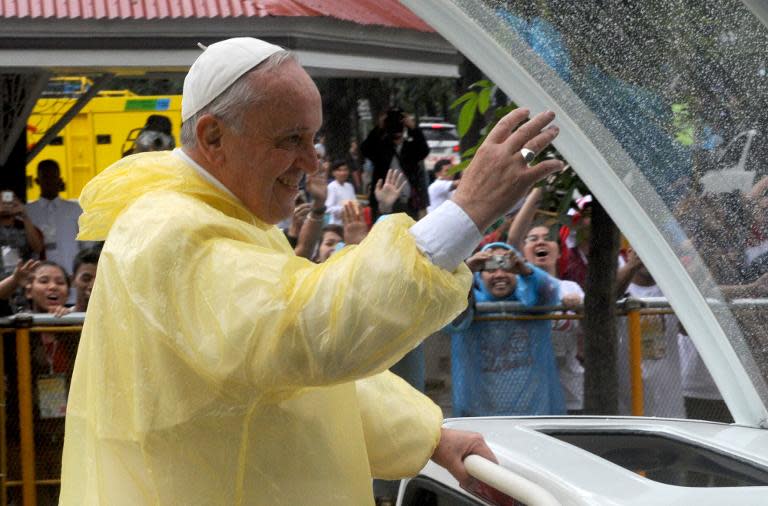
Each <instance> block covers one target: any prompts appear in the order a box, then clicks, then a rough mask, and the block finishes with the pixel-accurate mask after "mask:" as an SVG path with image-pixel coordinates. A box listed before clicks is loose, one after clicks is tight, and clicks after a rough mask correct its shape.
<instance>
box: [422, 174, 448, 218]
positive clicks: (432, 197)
mask: <svg viewBox="0 0 768 506" xmlns="http://www.w3.org/2000/svg"><path fill="white" fill-rule="evenodd" d="M452 186H453V181H449V180H446V179H435V180H434V181H433V182H432V184H431V185H429V189H428V190H427V191H428V192H429V206H428V207H427V212H428V213H431V212H432V211H434V210H435V209H437V207H438V206H439V205H440V204H442V203H443V202H445V201H446V200H448V199H450V198H451V194H452V193H453V189H452V188H451V187H452Z"/></svg>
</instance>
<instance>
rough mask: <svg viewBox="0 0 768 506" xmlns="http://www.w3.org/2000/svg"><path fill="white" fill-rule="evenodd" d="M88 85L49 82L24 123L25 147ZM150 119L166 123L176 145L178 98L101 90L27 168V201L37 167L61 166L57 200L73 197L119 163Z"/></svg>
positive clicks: (35, 190) (34, 190) (33, 193)
mask: <svg viewBox="0 0 768 506" xmlns="http://www.w3.org/2000/svg"><path fill="white" fill-rule="evenodd" d="M90 84H91V83H90V81H89V80H88V79H86V78H60V79H53V80H51V86H49V88H48V90H47V91H46V92H45V93H44V94H43V96H42V97H41V98H40V99H39V100H38V101H37V103H36V104H35V107H34V109H33V110H32V114H31V115H30V117H29V120H28V121H27V142H28V144H29V147H28V149H32V147H34V145H35V143H37V142H38V141H39V140H40V139H41V138H42V137H43V135H45V133H46V131H47V130H48V129H49V128H50V127H51V126H53V125H54V124H55V123H56V121H57V120H58V119H59V118H60V117H61V116H62V115H64V114H65V113H66V112H67V111H68V110H69V109H70V108H71V107H72V105H73V104H75V102H76V101H77V98H78V96H79V95H81V94H82V93H84V92H85V91H86V90H87V89H88V86H90ZM150 115H162V116H165V117H167V118H168V119H169V120H170V122H171V131H172V136H173V138H174V141H175V142H176V145H178V143H179V142H178V141H179V129H180V128H181V95H164V96H145V95H137V94H135V93H133V92H131V91H128V90H112V91H101V92H99V93H98V95H97V96H95V97H94V98H92V99H91V100H90V102H88V104H86V106H85V107H84V108H83V109H82V110H81V111H80V112H79V113H78V114H77V115H76V116H75V117H74V118H72V120H71V121H70V122H69V123H68V124H67V125H66V126H65V127H64V128H63V129H62V130H61V131H60V132H59V134H58V135H57V136H56V137H55V138H54V139H53V140H52V141H51V143H50V144H48V145H47V146H46V147H45V148H43V150H42V151H41V152H40V153H39V154H38V155H37V156H36V157H35V158H34V159H33V160H32V161H30V163H28V164H27V169H26V175H27V201H28V202H31V201H33V200H36V199H37V198H39V196H40V188H39V187H38V186H37V184H35V183H34V180H35V177H36V176H37V164H38V163H39V162H40V161H41V160H45V159H49V158H50V159H53V160H56V161H57V162H58V163H59V166H60V167H61V177H62V179H63V180H64V183H65V188H64V191H62V193H61V196H62V198H68V199H77V198H78V197H79V196H80V191H81V190H82V189H83V186H85V184H86V183H87V182H88V181H89V180H90V179H91V178H93V177H94V176H95V175H96V174H98V173H99V172H101V171H102V170H104V169H105V168H107V167H109V165H110V164H112V163H113V162H115V161H117V160H119V159H120V158H121V157H122V156H123V155H124V153H125V152H126V151H128V150H130V149H131V148H132V146H133V141H134V140H135V139H136V136H137V135H138V133H139V132H140V131H141V128H142V127H143V126H144V124H145V122H146V120H147V118H148V117H149V116H150Z"/></svg>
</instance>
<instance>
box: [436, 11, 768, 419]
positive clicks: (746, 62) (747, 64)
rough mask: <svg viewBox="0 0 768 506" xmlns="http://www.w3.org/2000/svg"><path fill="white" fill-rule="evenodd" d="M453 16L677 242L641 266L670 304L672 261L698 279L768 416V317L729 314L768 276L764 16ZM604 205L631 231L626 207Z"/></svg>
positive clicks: (585, 170) (678, 306)
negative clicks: (735, 296)
mask: <svg viewBox="0 0 768 506" xmlns="http://www.w3.org/2000/svg"><path fill="white" fill-rule="evenodd" d="M449 7H450V8H446V9H442V11H443V12H447V14H444V13H443V12H440V13H435V14H434V16H436V17H437V16H449V15H453V16H454V17H457V18H458V17H460V16H464V17H465V18H467V20H468V22H469V23H471V24H473V25H474V26H473V27H471V28H469V29H468V33H469V32H471V31H473V30H474V31H477V30H476V28H479V29H480V30H481V31H482V32H484V34H485V35H486V36H487V37H489V38H490V40H491V41H492V43H489V44H488V46H487V47H488V50H486V49H485V47H483V48H481V49H477V48H476V50H477V53H475V54H478V53H480V52H481V51H485V52H486V53H488V52H491V50H493V51H496V50H498V49H501V50H502V51H503V52H505V53H506V54H507V56H508V57H510V58H511V60H514V62H516V64H517V65H519V68H517V69H506V70H505V72H507V73H509V74H511V73H515V72H517V73H521V74H525V75H526V76H527V77H526V78H527V79H532V80H533V81H534V82H535V84H536V86H535V87H537V88H539V89H540V90H542V92H543V94H544V95H543V96H546V97H547V98H548V103H549V105H547V100H544V101H542V104H543V106H545V107H553V105H552V103H554V104H555V105H556V106H557V108H559V109H558V110H559V111H561V117H563V116H565V117H567V118H568V121H572V122H571V123H569V124H570V125H575V129H576V130H580V132H579V133H580V134H581V135H583V138H584V139H585V140H586V141H587V143H589V144H590V146H591V147H590V148H589V149H592V150H593V151H594V153H595V156H594V157H593V159H594V160H599V161H601V162H603V163H605V164H606V166H607V167H609V168H610V169H611V170H612V171H613V173H614V174H615V175H616V176H618V177H617V178H616V180H617V184H620V185H623V186H624V190H626V189H628V190H629V191H630V193H631V195H632V197H634V199H635V202H633V203H632V204H631V205H633V206H635V209H636V212H637V213H643V214H644V216H643V219H646V217H647V218H650V220H651V221H652V222H653V224H654V225H655V228H656V229H657V230H658V232H654V233H655V234H656V236H657V237H659V238H663V241H664V242H665V243H666V244H665V245H664V246H663V248H662V249H665V250H666V251H667V252H668V253H669V254H668V255H667V257H665V258H664V259H663V260H658V259H656V260H653V259H647V258H643V261H644V262H645V263H646V265H647V266H648V267H649V270H650V271H651V273H652V274H654V277H657V282H658V284H659V286H661V287H662V288H663V289H664V291H665V293H666V292H667V291H668V289H669V288H674V287H675V286H676V285H675V281H673V280H670V279H664V280H659V279H658V277H659V276H658V275H659V273H660V272H662V271H661V266H662V265H663V263H666V264H667V265H668V266H671V268H672V269H677V270H678V271H679V272H680V273H681V274H680V276H681V279H684V281H685V282H686V283H689V284H690V281H691V280H692V281H693V284H695V287H694V288H693V290H694V291H695V295H696V296H697V297H694V298H697V300H699V301H700V304H699V305H700V306H704V308H705V309H704V310H705V311H707V314H709V315H711V316H712V317H713V319H712V321H713V322H714V321H717V322H718V323H719V324H720V327H721V329H722V330H720V329H718V332H719V335H720V336H722V335H725V336H727V338H728V339H729V340H730V342H731V344H732V347H733V349H734V350H735V352H736V354H737V355H738V360H739V361H740V362H741V365H742V366H743V368H744V369H745V371H746V374H747V376H748V377H749V380H750V381H751V383H752V384H753V385H754V387H755V390H756V391H757V393H758V395H759V396H760V397H761V398H762V401H763V404H768V403H767V402H766V401H767V400H768V389H766V378H768V336H767V335H766V334H767V333H768V325H767V324H768V311H766V307H765V306H762V307H761V306H759V305H756V304H754V303H752V305H746V307H742V308H740V309H736V308H734V307H725V305H724V304H723V303H722V301H723V300H724V294H725V293H728V290H727V289H726V290H724V289H723V287H724V286H740V287H744V286H745V285H748V284H750V283H754V282H756V280H758V279H759V278H760V276H762V275H764V274H765V273H766V272H768V212H766V211H768V164H767V163H766V160H768V143H767V142H766V133H767V132H768V128H766V127H767V126H768V125H766V122H767V121H768V120H767V119H766V118H767V117H766V114H765V111H766V110H768V75H767V72H768V69H767V68H766V66H767V65H768V52H766V50H765V49H766V48H767V47H768V30H767V29H766V26H765V25H764V24H762V23H761V21H760V15H761V12H759V8H758V7H754V8H753V9H757V10H758V12H757V14H756V13H755V12H753V11H752V10H750V9H749V8H747V7H745V6H744V4H742V3H741V2H737V1H731V0H682V1H678V2H669V1H666V0H652V1H645V2H628V1H616V2H605V1H593V2H575V1H571V0H542V1H537V2H531V1H529V0H509V1H503V0H452V2H450V6H449ZM450 12H454V14H451V13H450ZM457 13H459V14H457ZM443 26H445V25H443ZM448 32H449V31H448V30H445V31H443V35H444V36H446V38H448V39H449V40H451V41H452V42H453V43H454V44H456V45H457V46H458V48H459V49H460V50H461V51H463V52H465V54H467V56H468V57H469V58H470V59H473V60H474V61H475V63H476V64H478V66H479V67H481V68H482V70H484V71H485V72H486V73H488V75H489V76H491V77H492V78H493V79H495V80H496V82H497V84H499V85H500V86H502V88H504V91H505V92H506V93H507V94H508V95H509V96H510V97H511V98H512V99H513V100H514V101H516V102H518V103H520V104H523V105H530V100H528V97H530V96H532V95H529V94H530V93H532V92H531V91H530V90H529V89H523V88H518V89H507V88H508V87H504V86H503V85H502V83H500V82H499V78H494V77H493V75H492V74H493V72H494V69H493V68H489V67H491V66H490V65H487V66H486V67H485V68H483V67H482V65H481V64H480V63H479V62H478V61H477V60H476V59H475V58H474V57H473V56H472V55H471V54H470V51H469V49H471V48H469V47H468V46H471V45H472V44H475V45H480V44H481V43H480V42H477V41H479V40H481V39H479V38H477V39H475V41H474V42H469V41H467V42H466V44H465V47H462V40H460V39H459V38H458V36H457V38H456V40H452V39H451V34H450V33H448ZM465 38H466V37H465ZM480 54H481V55H482V53H480ZM498 72H499V73H497V74H496V75H497V76H499V75H501V74H500V72H501V71H500V70H499V71H498ZM562 113H564V114H562ZM561 130H563V129H561ZM571 134H572V132H562V131H561V136H560V139H559V140H558V143H559V144H557V146H556V147H557V148H558V150H559V151H560V152H561V153H563V154H564V155H565V156H566V158H568V161H569V162H571V163H572V164H573V165H574V168H575V170H576V171H577V173H579V175H580V176H582V178H584V179H585V181H587V176H588V175H589V171H590V170H593V169H594V167H590V166H588V165H584V164H582V165H581V166H579V165H577V164H576V160H571V159H570V157H569V156H568V153H569V150H570V152H576V151H577V148H576V147H573V146H570V147H569V146H567V145H565V143H567V139H568V138H569V137H568V135H571ZM579 149H582V151H584V148H583V147H582V148H579ZM588 184H589V182H588ZM595 193H596V194H597V193H598V192H597V190H595ZM597 196H598V198H599V199H600V198H605V197H604V196H605V192H604V193H603V194H602V195H597ZM605 207H606V209H607V210H608V211H609V213H610V214H612V217H613V218H614V220H615V221H616V222H617V223H619V221H621V220H619V217H618V216H616V215H615V214H616V213H615V211H616V209H615V207H614V208H613V209H612V208H611V206H609V205H606V206H605ZM623 221H624V223H628V222H631V221H632V218H627V217H623ZM620 225H621V224H620ZM622 232H624V233H625V235H626V236H627V237H628V238H629V239H630V240H632V237H635V238H637V237H639V236H638V235H637V234H635V235H634V236H633V234H632V233H631V231H630V230H624V229H622ZM659 234H660V235H659ZM659 242H660V241H659ZM639 249H640V247H639V246H638V250H639ZM641 253H642V252H641ZM669 272H672V271H669ZM693 284H692V285H691V286H694V285H693ZM672 291H674V290H672ZM736 293H738V292H736ZM741 293H744V294H746V296H747V297H749V296H750V295H749V294H750V293H752V292H750V291H749V290H746V291H743V292H741ZM668 297H669V298H670V299H671V300H672V299H674V296H673V295H670V294H668ZM684 298H685V297H684ZM687 298H688V299H689V300H680V298H679V297H678V301H677V302H675V301H674V300H672V305H673V308H674V309H675V311H676V312H677V313H678V316H680V319H681V320H682V322H683V324H685V325H686V326H688V324H689V323H690V324H695V323H696V321H695V320H696V318H695V317H693V316H692V315H691V314H688V315H687V316H686V315H685V314H681V313H685V312H686V311H687V310H688V309H690V308H688V307H686V305H689V306H690V305H691V304H693V301H692V300H690V299H692V298H691V297H687ZM705 300H706V303H707V304H708V306H709V307H708V309H707V307H706V305H705Z"/></svg>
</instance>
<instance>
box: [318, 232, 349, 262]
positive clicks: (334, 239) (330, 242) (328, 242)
mask: <svg viewBox="0 0 768 506" xmlns="http://www.w3.org/2000/svg"><path fill="white" fill-rule="evenodd" d="M343 241H344V229H343V228H342V227H341V225H326V226H324V227H323V235H322V236H321V238H320V246H319V247H318V248H317V253H316V254H315V262H317V263H319V264H321V263H323V262H325V261H326V260H328V259H329V258H330V257H331V255H332V254H333V253H334V252H335V251H336V246H337V245H338V244H339V243H342V242H343Z"/></svg>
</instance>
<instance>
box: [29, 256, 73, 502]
mask: <svg viewBox="0 0 768 506" xmlns="http://www.w3.org/2000/svg"><path fill="white" fill-rule="evenodd" d="M69 289H70V285H69V278H68V277H67V273H66V272H65V271H64V269H63V268H62V267H61V266H60V265H58V264H56V263H54V262H50V261H44V262H40V263H39V264H38V265H37V268H36V269H35V270H34V272H33V273H32V276H31V278H30V279H29V281H28V283H27V286H26V296H27V299H28V300H29V304H30V308H31V310H32V312H33V313H56V312H57V311H60V310H61V308H62V307H63V306H64V304H65V303H66V301H67V297H68V296H69ZM77 340H78V337H77V334H73V333H55V332H40V333H36V334H32V341H31V348H32V350H31V351H32V376H33V386H34V399H35V407H36V410H35V416H36V420H35V446H36V447H38V448H41V449H44V451H42V452H41V454H40V457H39V459H38V463H39V464H40V469H43V470H44V472H43V475H42V476H40V478H41V479H55V478H57V477H58V476H59V473H60V469H61V451H62V447H63V443H64V416H65V414H66V409H67V395H68V391H69V380H70V378H71V377H72V370H73V368H74V365H75V355H76V354H77ZM50 492H51V494H53V495H55V494H56V491H55V490H52V491H50ZM43 503H44V504H48V498H46V499H45V500H43Z"/></svg>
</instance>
